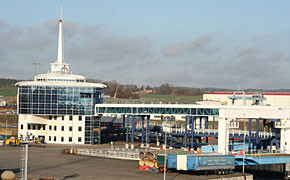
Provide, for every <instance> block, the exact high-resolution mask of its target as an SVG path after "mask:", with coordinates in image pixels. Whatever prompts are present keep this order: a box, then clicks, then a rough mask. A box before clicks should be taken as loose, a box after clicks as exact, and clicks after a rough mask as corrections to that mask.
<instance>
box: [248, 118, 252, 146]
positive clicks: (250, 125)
mask: <svg viewBox="0 0 290 180" xmlns="http://www.w3.org/2000/svg"><path fill="white" fill-rule="evenodd" d="M251 139H252V119H249V140H248V144H249V151H250V150H251V143H252V142H251Z"/></svg>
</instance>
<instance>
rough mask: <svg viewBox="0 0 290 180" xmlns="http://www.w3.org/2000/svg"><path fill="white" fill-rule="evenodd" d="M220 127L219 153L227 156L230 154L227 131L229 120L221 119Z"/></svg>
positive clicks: (219, 121)
mask: <svg viewBox="0 0 290 180" xmlns="http://www.w3.org/2000/svg"><path fill="white" fill-rule="evenodd" d="M218 125H219V126H218V127H219V128H218V152H219V153H221V154H223V155H227V154H228V152H229V131H228V129H227V120H226V119H225V118H219V120H218Z"/></svg>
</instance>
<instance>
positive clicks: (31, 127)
mask: <svg viewBox="0 0 290 180" xmlns="http://www.w3.org/2000/svg"><path fill="white" fill-rule="evenodd" d="M52 127H53V126H52V125H49V130H50V131H52ZM41 128H42V130H45V126H44V125H37V126H36V125H35V124H27V129H28V130H41ZM20 129H23V124H21V126H20ZM53 129H54V131H57V126H54V128H53ZM64 129H65V128H64V126H61V131H64ZM72 130H73V127H72V126H69V131H72ZM78 131H80V132H81V131H82V126H79V127H78Z"/></svg>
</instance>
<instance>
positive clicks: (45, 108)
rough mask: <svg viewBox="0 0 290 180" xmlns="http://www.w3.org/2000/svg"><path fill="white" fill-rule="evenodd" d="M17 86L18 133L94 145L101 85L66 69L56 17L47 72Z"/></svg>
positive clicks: (49, 139)
mask: <svg viewBox="0 0 290 180" xmlns="http://www.w3.org/2000/svg"><path fill="white" fill-rule="evenodd" d="M16 86H17V87H18V95H17V101H18V103H17V109H18V114H19V124H18V135H19V137H22V138H28V137H29V138H33V137H38V138H40V139H43V140H44V141H45V142H46V143H57V144H69V143H75V144H94V143H95V142H96V138H97V136H98V135H97V132H95V131H94V128H96V127H97V126H98V124H97V121H98V120H97V118H95V117H94V114H95V113H94V107H95V104H98V103H102V98H101V94H102V92H103V88H104V87H106V86H105V85H104V84H99V83H88V82H86V79H85V77H84V76H81V75H74V74H72V73H71V72H70V69H69V64H66V63H65V62H64V58H63V21H62V18H60V20H59V39H58V57H57V60H56V61H55V62H54V63H51V70H50V72H48V73H47V74H40V75H36V76H35V77H34V80H33V81H22V82H18V83H17V84H16Z"/></svg>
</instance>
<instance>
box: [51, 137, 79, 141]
mask: <svg viewBox="0 0 290 180" xmlns="http://www.w3.org/2000/svg"><path fill="white" fill-rule="evenodd" d="M56 140H57V137H56V136H53V141H54V142H56ZM48 141H52V138H51V136H49V137H48ZM60 141H61V142H64V137H63V136H62V137H60ZM68 142H72V137H68ZM78 142H82V138H81V137H78Z"/></svg>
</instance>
